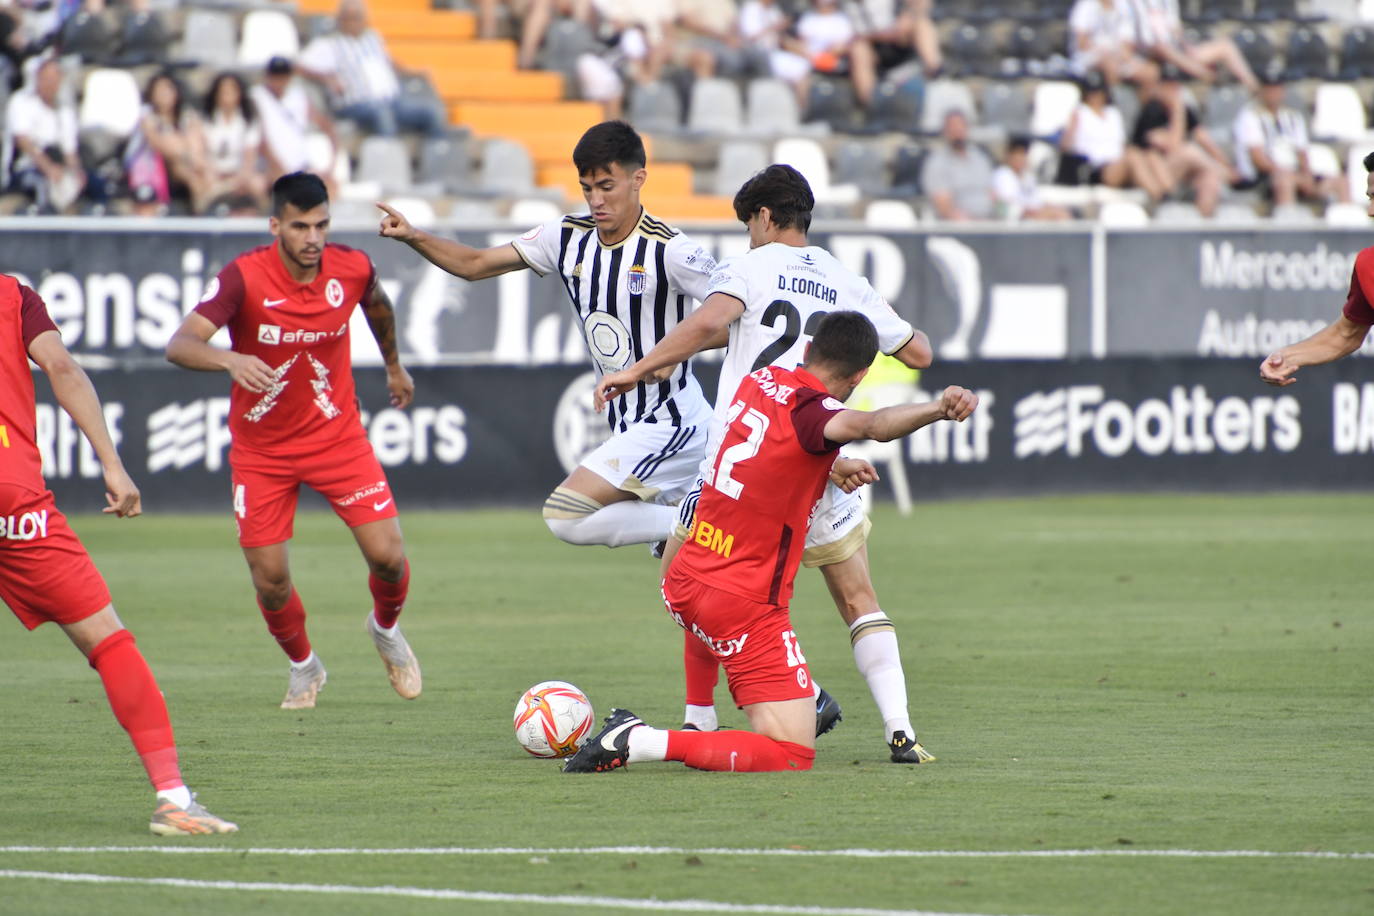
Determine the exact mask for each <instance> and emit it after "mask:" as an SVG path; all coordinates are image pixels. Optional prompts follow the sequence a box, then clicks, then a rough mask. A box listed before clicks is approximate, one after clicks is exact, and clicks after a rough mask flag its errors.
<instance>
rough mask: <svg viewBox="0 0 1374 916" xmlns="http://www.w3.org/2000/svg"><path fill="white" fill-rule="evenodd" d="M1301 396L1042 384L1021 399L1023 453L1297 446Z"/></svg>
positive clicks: (1019, 443)
mask: <svg viewBox="0 0 1374 916" xmlns="http://www.w3.org/2000/svg"><path fill="white" fill-rule="evenodd" d="M1299 413H1300V410H1299V405H1298V400H1297V398H1294V397H1292V396H1290V395H1278V396H1272V395H1271V396H1263V395H1261V396H1256V397H1248V398H1245V397H1235V396H1228V397H1223V398H1221V399H1220V400H1217V399H1214V398H1212V397H1211V396H1210V395H1209V394H1208V392H1207V389H1206V388H1205V387H1204V386H1202V385H1193V386H1191V387H1185V386H1183V385H1175V386H1174V387H1172V388H1171V389H1169V395H1168V397H1167V398H1146V399H1145V400H1142V401H1139V402H1137V403H1134V404H1132V403H1128V402H1126V401H1121V400H1116V399H1109V398H1108V397H1107V393H1106V389H1104V388H1103V387H1102V386H1101V385H1070V386H1067V387H1064V388H1054V389H1051V390H1049V391H1037V392H1034V393H1032V394H1029V395H1027V396H1026V397H1024V398H1022V399H1021V400H1019V401H1017V402H1016V406H1015V407H1013V408H1012V416H1013V418H1014V419H1015V435H1016V457H1017V458H1028V457H1031V456H1034V455H1050V454H1053V453H1055V452H1058V451H1060V450H1062V451H1063V452H1064V454H1066V455H1068V456H1070V457H1077V456H1079V455H1081V454H1083V453H1084V451H1085V450H1087V449H1092V450H1093V451H1096V452H1097V453H1099V454H1101V455H1105V456H1107V457H1108V458H1119V457H1121V456H1123V455H1126V454H1127V453H1129V452H1132V451H1135V452H1138V453H1140V454H1142V455H1148V456H1154V455H1165V454H1172V455H1195V454H1208V453H1210V452H1222V453H1226V454H1238V453H1240V452H1246V451H1252V452H1266V451H1270V450H1273V451H1278V452H1291V451H1293V450H1294V449H1296V448H1297V447H1298V445H1299V444H1300V443H1301V442H1302V423H1301V422H1300V420H1299Z"/></svg>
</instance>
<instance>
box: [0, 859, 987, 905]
mask: <svg viewBox="0 0 1374 916" xmlns="http://www.w3.org/2000/svg"><path fill="white" fill-rule="evenodd" d="M0 878H19V879H30V880H36V881H59V882H62V883H64V884H124V885H138V886H142V887H175V888H182V889H186V890H210V891H254V892H257V893H261V892H263V891H277V892H279V893H294V894H336V895H337V894H357V895H362V896H369V897H410V898H420V899H428V900H467V901H472V902H478V903H528V904H538V905H541V906H586V907H597V908H599V909H615V910H653V911H663V912H689V913H763V914H769V916H977V914H972V913H937V912H933V911H931V910H877V909H870V908H868V907H838V908H832V907H821V906H785V905H780V904H771V903H722V902H717V901H714V900H658V899H655V898H646V899H633V898H626V897H589V896H578V895H574V894H558V895H552V894H549V895H546V894H502V893H497V892H494V891H460V890H452V889H449V888H438V887H396V886H394V885H381V886H374V885H356V884H284V883H280V882H276V881H198V880H192V879H189V878H131V877H127V876H124V875H96V874H88V873H82V872H49V871H19V870H15V869H0Z"/></svg>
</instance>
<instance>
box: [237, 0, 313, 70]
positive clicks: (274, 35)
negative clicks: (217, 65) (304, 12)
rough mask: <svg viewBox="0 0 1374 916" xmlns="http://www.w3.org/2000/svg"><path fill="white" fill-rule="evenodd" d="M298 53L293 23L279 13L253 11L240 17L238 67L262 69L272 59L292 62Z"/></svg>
mask: <svg viewBox="0 0 1374 916" xmlns="http://www.w3.org/2000/svg"><path fill="white" fill-rule="evenodd" d="M300 50H301V37H300V35H299V34H298V33H297V32H296V23H295V21H294V20H292V18H291V17H290V15H288V14H287V13H284V12H282V11H281V10H253V11H252V12H250V13H248V15H246V16H244V17H243V37H242V38H241V39H240V40H239V55H238V57H239V65H240V66H243V67H261V66H263V65H264V64H266V63H267V62H268V61H269V60H270V59H272V58H273V57H285V58H289V59H291V60H294V59H295V57H296V55H297V54H299V53H300Z"/></svg>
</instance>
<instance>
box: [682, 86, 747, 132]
mask: <svg viewBox="0 0 1374 916" xmlns="http://www.w3.org/2000/svg"><path fill="white" fill-rule="evenodd" d="M743 123H744V106H743V104H742V103H741V102H740V97H739V88H738V87H737V86H736V85H735V83H734V81H733V80H727V79H714V78H712V79H699V80H697V81H696V82H694V83H692V99H691V103H690V104H689V105H688V106H687V129H688V130H689V131H693V132H696V133H704V134H735V133H738V132H739V130H740V127H741V125H742V124H743Z"/></svg>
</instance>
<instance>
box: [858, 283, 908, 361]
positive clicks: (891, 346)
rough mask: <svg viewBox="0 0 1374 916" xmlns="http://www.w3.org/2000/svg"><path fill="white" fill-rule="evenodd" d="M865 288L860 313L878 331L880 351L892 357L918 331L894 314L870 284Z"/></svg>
mask: <svg viewBox="0 0 1374 916" xmlns="http://www.w3.org/2000/svg"><path fill="white" fill-rule="evenodd" d="M864 286H865V289H864V296H863V300H862V301H861V302H860V303H859V311H860V312H862V313H863V314H864V315H865V316H866V317H867V318H868V320H869V321H871V322H873V327H874V328H875V329H877V331H878V349H880V350H882V351H883V352H884V353H886V354H887V355H888V356H891V355H892V354H893V353H896V352H897V351H898V350H900V349H902V347H905V346H906V345H907V341H909V340H911V338H912V336H913V335H914V334H915V333H916V329H915V328H913V327H912V326H911V322H909V321H907V320H906V319H905V318H903V317H902V316H900V315H898V314H897V313H896V312H894V311H893V310H892V306H890V305H888V304H887V300H886V299H884V298H883V297H882V296H879V295H878V291H877V290H875V289H874V288H873V287H872V286H869V285H868V284H864Z"/></svg>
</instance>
